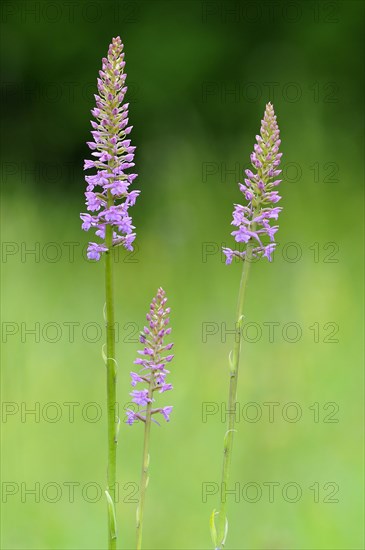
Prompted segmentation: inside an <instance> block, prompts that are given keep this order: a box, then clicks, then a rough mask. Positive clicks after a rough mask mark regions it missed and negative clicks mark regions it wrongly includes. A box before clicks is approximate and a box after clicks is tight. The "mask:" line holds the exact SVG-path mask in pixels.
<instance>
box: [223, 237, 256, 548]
mask: <svg viewBox="0 0 365 550" xmlns="http://www.w3.org/2000/svg"><path fill="white" fill-rule="evenodd" d="M252 230H253V231H255V228H254V227H253V229H252ZM253 248H254V244H253V240H252V239H251V240H250V241H249V243H248V244H247V248H246V257H245V260H244V262H243V268H242V275H241V282H240V289H239V294H238V302H237V317H236V318H237V321H236V331H237V332H236V338H235V344H234V348H233V354H232V358H230V381H229V397H228V422H227V431H226V435H225V438H224V449H223V468H222V482H221V493H220V510H219V513H218V521H217V548H218V549H221V548H223V547H224V542H225V537H226V530H227V527H226V525H227V513H226V496H225V492H226V489H227V485H228V481H229V469H230V464H231V458H232V448H233V435H234V428H235V419H236V416H235V414H236V396H237V382H238V367H239V361H240V353H241V336H242V315H243V303H244V298H245V291H246V287H247V280H248V275H249V272H250V267H251V262H252V259H253V255H252V249H253Z"/></svg>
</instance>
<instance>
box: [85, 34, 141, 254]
mask: <svg viewBox="0 0 365 550" xmlns="http://www.w3.org/2000/svg"><path fill="white" fill-rule="evenodd" d="M122 52H123V44H122V42H121V40H120V38H119V36H118V37H117V38H113V40H112V43H111V44H110V46H109V51H108V57H107V58H103V64H102V70H101V71H99V75H100V78H98V91H99V95H95V99H96V108H95V109H93V110H92V111H91V113H92V115H93V116H94V117H95V119H96V121H91V126H92V128H93V129H92V132H91V134H92V137H93V141H89V142H88V143H87V144H88V146H89V148H90V149H91V151H92V153H91V154H92V156H93V157H95V159H93V160H85V164H84V170H89V169H91V168H92V169H96V174H94V175H92V176H86V177H85V180H86V183H87V188H86V193H85V197H86V206H87V210H88V211H89V212H92V214H81V215H80V217H81V219H82V222H83V223H82V229H84V230H85V231H88V230H89V229H90V228H94V229H95V230H96V231H95V232H96V235H97V236H98V237H99V238H100V239H102V240H104V239H105V228H106V226H107V225H111V226H112V227H113V246H119V245H123V246H124V247H125V248H126V249H127V250H133V246H132V243H133V241H134V239H135V237H136V235H135V233H134V232H133V230H134V229H135V227H134V225H132V218H131V217H130V216H129V214H128V210H129V207H130V206H133V205H134V204H135V202H136V199H137V197H138V195H139V193H140V191H137V190H134V191H129V186H130V185H131V183H132V182H133V180H134V179H135V178H136V177H137V174H126V173H125V171H126V170H128V169H129V168H131V167H132V166H134V163H133V159H134V151H135V147H132V146H131V141H130V139H127V136H128V135H129V134H130V132H131V130H132V126H128V103H124V104H123V101H124V96H125V94H126V91H127V87H126V86H125V80H126V77H127V75H126V74H125V73H124V67H125V61H124V53H122ZM107 250H108V248H107V247H106V246H105V243H104V242H102V243H95V242H90V243H89V247H88V250H87V256H88V258H89V259H90V260H99V259H100V256H101V254H102V253H103V252H107Z"/></svg>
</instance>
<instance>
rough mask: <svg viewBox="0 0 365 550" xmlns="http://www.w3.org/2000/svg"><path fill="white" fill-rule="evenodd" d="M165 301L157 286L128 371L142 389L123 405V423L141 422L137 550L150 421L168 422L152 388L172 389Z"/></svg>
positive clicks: (156, 390)
mask: <svg viewBox="0 0 365 550" xmlns="http://www.w3.org/2000/svg"><path fill="white" fill-rule="evenodd" d="M166 302H167V298H166V294H165V291H164V290H163V289H162V288H159V289H158V291H157V295H156V297H155V298H153V300H152V303H151V306H150V311H149V313H148V314H147V316H146V318H147V321H148V326H145V327H144V329H143V332H142V333H141V335H140V342H141V343H142V344H144V346H145V347H144V349H143V350H141V351H139V352H138V353H139V354H140V355H141V356H142V357H138V358H137V359H136V360H135V362H134V363H135V364H136V365H139V366H140V367H141V369H140V371H139V372H131V385H132V387H135V386H136V385H137V384H143V385H144V386H145V387H144V389H142V390H140V389H139V390H133V391H132V392H131V394H130V395H131V396H132V401H133V402H134V403H136V405H137V406H138V410H136V411H133V410H131V409H127V420H126V422H127V424H129V425H132V424H133V423H134V422H136V421H137V422H138V420H139V421H141V422H143V423H144V441H143V457H142V472H141V484H140V499H139V504H138V508H137V518H136V528H137V550H140V549H141V548H142V528H143V518H144V509H145V500H146V489H147V485H148V479H149V477H148V468H149V461H150V458H149V446H150V434H151V424H152V422H155V423H156V424H158V422H157V420H156V415H162V417H163V418H164V419H165V420H166V421H167V422H169V420H170V413H171V411H172V407H171V406H167V407H155V406H154V405H153V403H154V402H155V397H154V396H155V395H156V392H158V393H164V392H165V391H169V390H172V389H173V388H172V385H171V384H168V383H166V375H167V374H169V371H168V370H167V369H166V368H165V367H166V363H170V362H171V361H172V359H173V357H174V356H173V355H170V354H167V355H166V353H167V352H169V351H170V350H171V348H172V347H173V344H171V343H170V344H164V338H165V336H168V335H169V334H170V333H171V328H169V327H168V324H169V321H170V319H169V314H170V308H169V307H167V308H165V304H166Z"/></svg>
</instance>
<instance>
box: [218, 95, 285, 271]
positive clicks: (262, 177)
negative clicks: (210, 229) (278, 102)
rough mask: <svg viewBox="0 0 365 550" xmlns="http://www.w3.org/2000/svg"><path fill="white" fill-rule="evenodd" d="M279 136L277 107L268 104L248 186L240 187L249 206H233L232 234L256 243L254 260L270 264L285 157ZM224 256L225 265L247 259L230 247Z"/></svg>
mask: <svg viewBox="0 0 365 550" xmlns="http://www.w3.org/2000/svg"><path fill="white" fill-rule="evenodd" d="M279 134H280V132H279V127H278V125H277V122H276V115H275V113H274V108H273V106H272V105H271V103H268V104H267V105H266V109H265V114H264V118H263V120H262V121H261V130H260V135H259V136H256V141H257V143H256V144H255V146H254V152H253V153H252V154H251V157H250V158H251V164H252V166H253V171H251V170H246V171H245V172H246V176H247V177H246V178H245V183H244V184H243V183H239V184H238V185H239V188H240V190H241V192H242V193H243V195H244V197H245V199H246V200H247V201H248V204H247V205H246V206H242V205H240V204H235V205H234V206H235V207H234V211H233V221H232V225H234V226H235V227H237V228H238V229H236V230H235V231H232V233H231V235H233V237H234V238H235V241H236V242H237V243H245V244H247V243H248V242H249V241H251V242H252V241H254V242H255V246H254V248H253V249H252V255H253V257H255V258H257V257H260V256H265V257H266V258H267V259H268V260H269V261H270V262H271V260H272V254H273V251H274V250H275V246H276V243H275V238H274V236H275V233H276V232H277V230H278V229H279V226H278V225H274V226H272V225H270V220H273V219H274V220H277V219H278V216H279V213H280V212H281V210H282V208H281V207H279V206H273V205H274V204H275V203H277V202H278V201H279V200H280V199H281V197H280V196H279V194H278V192H277V191H276V187H277V186H278V185H279V183H280V182H281V179H277V178H278V176H279V175H280V174H281V170H279V168H278V167H279V164H280V159H281V156H282V153H279V146H280V143H281V141H280V139H279ZM267 237H268V239H269V243H267ZM265 240H266V243H265ZM223 253H224V254H225V256H226V264H230V263H232V260H233V258H234V257H238V258H242V259H244V258H245V255H246V251H243V252H240V251H238V250H231V249H230V248H223Z"/></svg>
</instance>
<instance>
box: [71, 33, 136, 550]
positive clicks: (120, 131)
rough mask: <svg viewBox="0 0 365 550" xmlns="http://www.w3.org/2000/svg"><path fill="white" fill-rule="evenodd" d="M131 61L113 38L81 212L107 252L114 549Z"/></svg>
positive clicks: (129, 236) (132, 195) (129, 198)
mask: <svg viewBox="0 0 365 550" xmlns="http://www.w3.org/2000/svg"><path fill="white" fill-rule="evenodd" d="M124 67H125V61H124V53H123V44H122V42H121V40H120V38H119V36H118V37H117V38H113V40H112V43H111V44H110V46H109V50H108V55H107V57H106V58H103V60H102V70H101V71H99V76H100V78H98V84H97V86H98V92H99V93H98V95H95V100H96V107H95V108H94V109H93V110H92V111H91V113H92V115H93V116H94V117H95V120H92V121H91V126H92V132H91V134H92V137H93V141H90V142H88V146H89V148H90V149H91V151H92V153H91V154H92V156H93V157H94V159H93V160H85V164H84V169H85V170H88V169H90V168H91V169H95V170H96V174H94V175H91V176H86V177H85V180H86V183H87V188H86V193H85V197H86V206H87V210H88V211H89V212H91V213H92V214H80V217H81V219H82V222H83V223H82V229H84V230H85V231H88V230H89V229H95V231H96V235H97V237H99V238H100V239H101V240H102V242H99V243H96V242H90V243H89V246H88V250H87V256H88V258H89V259H90V260H100V258H101V256H102V255H105V310H104V316H105V323H106V353H105V352H104V350H103V355H104V359H105V363H106V369H107V422H108V468H107V489H106V491H105V493H106V497H107V503H108V519H109V528H108V541H109V542H108V548H109V550H114V549H115V548H116V546H117V526H116V510H115V484H116V452H117V442H118V431H119V418H118V416H117V409H116V380H117V362H116V357H115V325H114V290H113V257H112V249H113V247H116V246H120V245H122V246H124V247H125V248H126V249H127V250H133V247H132V243H133V241H134V239H135V236H136V235H135V233H133V229H135V228H134V226H133V225H132V218H131V217H130V216H129V213H128V210H129V207H130V206H132V205H134V204H135V202H136V199H137V197H138V194H139V191H136V190H135V191H129V186H130V184H131V183H132V182H133V180H134V179H135V178H136V177H137V175H136V174H126V173H125V171H126V170H128V169H129V168H131V167H132V166H134V163H133V162H132V161H133V159H134V150H135V147H132V146H131V144H130V143H131V142H130V140H129V139H126V137H127V135H128V134H130V132H131V130H132V127H131V126H129V127H128V103H123V101H124V96H125V94H126V91H127V87H126V86H125V80H126V76H127V75H126V74H125V73H124Z"/></svg>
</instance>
